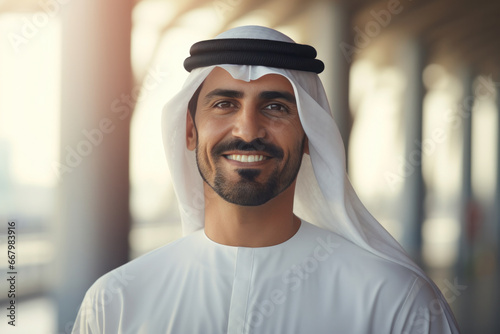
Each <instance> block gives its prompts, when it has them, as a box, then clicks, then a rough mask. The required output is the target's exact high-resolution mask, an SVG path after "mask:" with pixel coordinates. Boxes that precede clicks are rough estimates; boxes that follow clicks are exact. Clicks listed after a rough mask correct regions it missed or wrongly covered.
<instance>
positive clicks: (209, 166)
mask: <svg viewBox="0 0 500 334" xmlns="http://www.w3.org/2000/svg"><path fill="white" fill-rule="evenodd" d="M187 146H188V148H189V149H190V150H193V149H196V161H197V164H198V169H199V171H200V174H201V176H202V178H203V180H204V181H205V182H206V183H207V184H208V185H209V186H210V187H211V188H212V189H213V190H214V191H215V192H216V193H217V194H218V195H219V196H221V197H222V198H224V199H225V200H226V201H228V202H231V203H234V204H238V205H244V206H255V205H261V204H264V203H266V202H267V201H269V200H270V199H272V198H274V197H276V196H277V195H279V194H280V193H281V192H282V191H284V190H285V189H287V188H288V187H289V186H290V185H291V184H292V183H293V182H294V181H295V179H296V176H297V173H298V171H299V168H300V164H301V161H302V155H303V153H304V152H305V150H306V149H307V143H306V137H305V134H304V130H303V129H302V125H301V123H300V119H299V115H298V111H297V105H296V102H295V96H294V92H293V88H292V85H291V84H290V82H289V81H288V79H286V78H285V77H283V76H280V75H277V74H269V75H266V76H263V77H261V78H259V79H258V80H254V81H250V82H245V81H242V80H236V79H234V78H233V77H231V75H230V74H229V73H228V72H226V71H225V70H223V69H221V68H219V67H216V68H215V69H214V70H213V71H212V72H211V73H210V75H209V76H208V77H207V78H206V80H205V81H204V83H203V86H202V89H201V91H200V95H199V97H198V105H197V109H196V115H195V122H194V124H193V122H192V119H191V116H190V115H188V122H187Z"/></svg>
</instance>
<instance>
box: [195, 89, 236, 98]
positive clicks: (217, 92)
mask: <svg viewBox="0 0 500 334" xmlns="http://www.w3.org/2000/svg"><path fill="white" fill-rule="evenodd" d="M218 96H220V97H229V98H233V99H240V98H242V97H243V92H240V91H237V90H231V89H214V90H213V91H211V92H209V93H208V94H207V95H205V97H204V100H205V101H208V100H210V99H212V98H214V97H218Z"/></svg>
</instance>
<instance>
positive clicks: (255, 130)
mask: <svg viewBox="0 0 500 334" xmlns="http://www.w3.org/2000/svg"><path fill="white" fill-rule="evenodd" d="M235 118H236V119H235V121H234V124H233V131H232V133H233V136H235V137H238V138H240V139H241V140H244V141H246V142H247V143H249V142H251V141H252V140H255V139H263V138H264V137H265V136H266V129H265V126H264V119H263V115H262V114H261V113H260V112H259V110H257V108H256V107H254V106H252V105H244V106H242V107H241V109H240V110H239V111H238V113H237V114H236V115H235Z"/></svg>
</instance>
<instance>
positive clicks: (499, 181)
mask: <svg viewBox="0 0 500 334" xmlns="http://www.w3.org/2000/svg"><path fill="white" fill-rule="evenodd" d="M496 104H497V142H496V149H497V166H496V168H497V175H496V191H495V201H494V203H495V215H494V220H495V222H496V227H497V238H496V240H497V260H498V266H497V268H498V272H499V275H500V85H498V84H496ZM499 291H500V289H499ZM499 304H500V299H499ZM498 327H499V328H500V317H499V318H498Z"/></svg>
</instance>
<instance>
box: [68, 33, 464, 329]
mask: <svg viewBox="0 0 500 334" xmlns="http://www.w3.org/2000/svg"><path fill="white" fill-rule="evenodd" d="M315 57H316V53H315V50H314V49H313V48H312V47H309V46H304V45H299V44H295V43H294V42H293V41H292V40H291V39H289V38H288V37H286V36H285V35H283V34H281V33H279V32H277V31H275V30H271V29H268V28H263V27H257V26H247V27H239V28H235V29H232V30H229V31H227V32H225V33H223V34H221V35H219V36H218V37H217V38H216V39H214V40H210V41H204V42H200V43H197V44H195V45H194V46H193V47H192V48H191V57H189V58H188V59H187V60H186V62H185V64H184V65H185V67H186V69H187V70H188V71H191V74H190V76H189V78H188V79H187V81H186V83H185V85H184V87H183V88H182V90H181V92H180V93H179V94H177V95H176V96H175V97H174V98H173V99H172V100H171V101H170V102H169V103H168V104H167V106H166V107H165V110H164V117H163V134H164V144H165V149H166V154H167V160H168V163H169V168H170V171H171V174H172V179H173V183H174V188H175V191H176V194H177V198H178V201H179V207H180V211H181V217H182V224H183V231H184V234H185V237H183V238H181V239H179V240H177V241H175V242H173V243H171V244H169V245H166V246H164V247H162V248H159V249H157V250H155V251H153V252H151V253H149V254H146V255H144V256H142V257H140V258H139V259H136V260H134V261H131V262H130V263H128V264H126V265H124V266H122V267H120V268H118V269H115V270H114V271H112V272H111V273H108V274H107V275H105V276H103V277H101V278H100V279H99V280H98V281H97V282H96V283H95V284H94V285H93V286H92V288H91V289H90V290H89V291H88V292H87V295H86V297H85V300H84V302H83V303H82V307H81V309H80V312H79V315H78V318H77V321H76V324H75V327H74V332H75V333H182V334H184V333H231V334H233V333H315V334H318V333H356V334H359V333H377V334H379V333H436V334H437V333H440V334H442V333H457V332H458V329H457V326H456V324H455V320H454V318H453V315H452V314H451V312H450V310H449V307H448V305H447V303H446V301H445V299H444V298H443V296H442V295H441V293H440V292H439V290H438V289H437V287H436V286H435V285H434V284H433V283H432V282H431V281H430V280H429V279H428V278H427V277H426V276H425V274H424V273H423V272H422V271H421V270H420V269H419V268H418V267H417V266H416V265H415V264H414V263H413V262H412V261H411V260H410V259H409V258H408V257H407V256H406V254H405V253H404V251H403V250H402V249H401V247H400V246H399V245H398V244H397V242H396V241H394V239H392V237H391V236H390V235H389V234H388V233H387V232H386V231H385V230H384V229H383V228H382V227H381V226H380V224H379V223H378V222H377V221H375V219H374V218H373V217H372V216H371V215H370V214H369V213H368V212H367V211H366V209H365V208H364V206H363V205H362V204H361V203H360V201H359V200H358V198H357V197H356V195H355V193H354V191H353V189H352V187H351V185H350V183H349V180H348V179H347V177H346V174H345V162H344V156H343V152H344V150H343V145H342V141H341V139H340V135H339V133H338V130H337V128H336V125H335V123H334V121H333V119H332V117H331V114H330V111H329V108H328V101H327V99H326V95H325V93H324V90H323V88H322V85H321V82H320V80H319V78H318V76H317V73H319V72H321V70H322V69H323V64H322V63H321V62H320V61H319V60H316V59H315ZM299 217H300V218H299ZM313 224H314V225H313Z"/></svg>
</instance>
